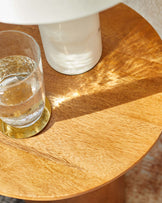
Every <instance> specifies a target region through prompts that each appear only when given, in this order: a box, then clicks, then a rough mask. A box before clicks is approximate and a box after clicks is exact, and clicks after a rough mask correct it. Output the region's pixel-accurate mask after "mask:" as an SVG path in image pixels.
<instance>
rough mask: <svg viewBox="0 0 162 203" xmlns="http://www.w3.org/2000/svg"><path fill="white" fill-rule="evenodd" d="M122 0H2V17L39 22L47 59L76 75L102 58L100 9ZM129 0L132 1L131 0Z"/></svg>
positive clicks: (18, 22) (14, 21)
mask: <svg viewBox="0 0 162 203" xmlns="http://www.w3.org/2000/svg"><path fill="white" fill-rule="evenodd" d="M136 1H138V4H140V3H139V2H142V1H139V0H136ZM148 1H151V0H147V2H148ZM157 1H158V0H157ZM119 2H121V1H120V0H5V1H4V0H0V21H1V22H5V23H12V24H23V25H26V24H27V25H29V24H30V25H31V24H38V25H39V29H40V33H41V38H42V42H43V47H44V50H45V55H46V58H47V61H48V63H49V64H50V65H51V67H53V68H54V69H55V70H57V71H59V72H61V73H64V74H69V75H74V74H80V73H83V72H85V71H88V70H90V69H91V68H92V67H94V66H95V64H96V63H97V62H98V60H99V59H100V56H101V52H102V45H101V44H102V43H101V33H100V22H99V16H98V13H99V12H100V11H102V10H104V9H107V8H109V7H111V6H114V5H115V4H117V3H119ZM126 2H127V3H128V5H129V2H132V1H131V0H126ZM130 5H131V4H130Z"/></svg>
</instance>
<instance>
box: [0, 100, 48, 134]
mask: <svg viewBox="0 0 162 203" xmlns="http://www.w3.org/2000/svg"><path fill="white" fill-rule="evenodd" d="M50 116H51V105H50V102H49V101H48V99H47V98H46V101H45V108H44V111H43V113H42V115H41V117H40V119H39V120H38V121H37V122H35V123H34V124H33V125H31V126H29V127H25V128H16V127H13V126H11V125H8V124H6V123H4V122H3V121H2V120H1V119H0V131H1V132H2V133H3V134H4V135H7V136H9V137H12V138H28V137H31V136H34V135H36V134H38V133H39V132H40V131H41V130H43V129H44V128H45V126H46V125H47V123H48V121H49V119H50Z"/></svg>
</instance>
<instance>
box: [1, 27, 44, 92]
mask: <svg viewBox="0 0 162 203" xmlns="http://www.w3.org/2000/svg"><path fill="white" fill-rule="evenodd" d="M3 33H19V34H21V35H24V36H26V37H28V38H29V39H31V40H32V41H33V42H34V44H35V45H36V47H37V50H38V54H37V61H35V60H34V62H35V63H36V66H35V67H34V69H33V70H32V71H31V73H30V74H29V75H28V76H27V77H26V78H24V79H23V80H21V81H18V82H16V83H14V84H11V85H7V86H0V91H1V90H4V89H7V88H10V87H14V86H17V85H19V84H21V83H23V82H24V81H26V80H28V79H29V78H30V77H32V75H33V74H34V72H35V71H36V70H37V68H39V63H40V61H41V51H40V47H39V44H38V43H37V41H36V40H35V39H34V37H32V36H31V35H29V34H27V33H25V32H22V31H19V30H2V31H0V35H1V34H3ZM10 56H14V55H10ZM22 56H23V55H22ZM6 57H7V56H6ZM27 57H28V56H27ZM29 58H30V57H29ZM1 59H2V58H0V60H1Z"/></svg>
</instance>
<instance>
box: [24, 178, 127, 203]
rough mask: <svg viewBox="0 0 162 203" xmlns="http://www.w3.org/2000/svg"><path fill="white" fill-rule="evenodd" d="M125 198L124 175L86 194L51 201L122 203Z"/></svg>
mask: <svg viewBox="0 0 162 203" xmlns="http://www.w3.org/2000/svg"><path fill="white" fill-rule="evenodd" d="M124 200H125V184H124V176H122V177H120V178H118V179H117V180H116V181H114V182H112V183H110V184H107V185H105V186H104V187H102V188H100V189H98V190H95V191H93V192H89V193H87V194H84V195H81V196H78V197H74V198H70V199H65V200H57V201H52V202H53V203H124ZM52 202H51V201H50V202H49V201H44V202H42V201H26V203H52Z"/></svg>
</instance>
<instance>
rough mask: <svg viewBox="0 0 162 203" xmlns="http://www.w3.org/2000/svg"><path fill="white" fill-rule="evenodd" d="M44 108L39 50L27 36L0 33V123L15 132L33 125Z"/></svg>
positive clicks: (6, 32)
mask: <svg viewBox="0 0 162 203" xmlns="http://www.w3.org/2000/svg"><path fill="white" fill-rule="evenodd" d="M44 107H45V91H44V84H43V70H42V63H41V54H40V48H39V45H38V44H37V42H36V41H35V39H33V38H32V37H31V36H30V35H28V34H26V33H23V32H20V31H14V30H8V31H1V32H0V119H1V120H2V121H3V122H4V123H6V124H8V125H10V126H13V127H15V128H25V127H29V126H31V125H33V124H34V123H35V122H36V121H38V120H39V118H40V117H41V115H42V112H43V110H44Z"/></svg>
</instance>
